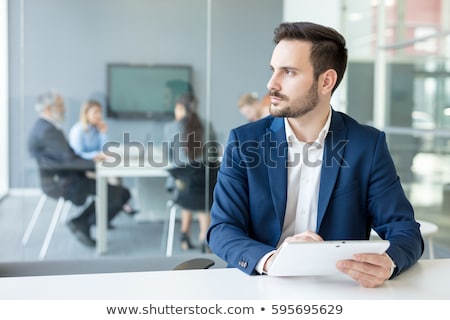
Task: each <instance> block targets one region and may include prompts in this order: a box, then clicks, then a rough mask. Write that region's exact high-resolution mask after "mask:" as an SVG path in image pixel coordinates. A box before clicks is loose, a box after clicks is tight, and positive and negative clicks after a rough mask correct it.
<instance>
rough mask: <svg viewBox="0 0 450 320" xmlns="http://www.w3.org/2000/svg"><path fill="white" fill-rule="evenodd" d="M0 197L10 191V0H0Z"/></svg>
mask: <svg viewBox="0 0 450 320" xmlns="http://www.w3.org/2000/svg"><path fill="white" fill-rule="evenodd" d="M0 70H2V71H1V72H0V130H1V131H0V198H2V197H3V196H4V195H6V194H7V193H8V186H9V170H8V156H7V155H8V118H9V114H8V106H9V103H8V102H9V101H8V100H9V99H8V0H0Z"/></svg>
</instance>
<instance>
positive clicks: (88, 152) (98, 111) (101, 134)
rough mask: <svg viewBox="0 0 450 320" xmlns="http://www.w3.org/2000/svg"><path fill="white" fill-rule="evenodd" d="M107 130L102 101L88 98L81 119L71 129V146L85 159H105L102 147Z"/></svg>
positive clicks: (82, 109)
mask: <svg viewBox="0 0 450 320" xmlns="http://www.w3.org/2000/svg"><path fill="white" fill-rule="evenodd" d="M107 130H108V125H107V124H106V123H105V121H103V115H102V107H101V105H100V102H98V101H96V100H88V101H86V102H85V103H84V104H83V105H82V107H81V109H80V119H79V121H78V122H76V123H75V124H74V125H73V126H72V128H71V129H70V132H69V143H70V146H71V147H72V149H73V150H74V151H75V153H76V154H78V155H79V156H80V157H82V158H84V159H88V160H105V155H104V154H103V152H102V148H103V145H104V144H105V142H106V139H107V136H106V132H107Z"/></svg>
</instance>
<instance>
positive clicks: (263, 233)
mask: <svg viewBox="0 0 450 320" xmlns="http://www.w3.org/2000/svg"><path fill="white" fill-rule="evenodd" d="M274 42H275V48H274V50H273V53H272V58H271V61H270V68H271V70H272V75H271V78H270V79H269V81H268V83H267V89H268V90H269V93H270V97H271V106H270V114H271V116H269V117H266V118H264V119H263V120H260V121H257V122H254V123H249V124H246V125H243V126H241V127H239V128H236V129H233V130H231V133H230V137H229V140H228V145H227V147H226V151H225V153H224V157H223V161H222V164H221V168H220V170H219V173H218V179H217V184H216V188H215V190H214V202H213V205H212V208H211V225H210V228H209V230H208V235H207V239H208V242H209V246H210V248H211V250H212V251H213V252H214V253H215V254H217V255H218V256H219V257H221V258H222V259H224V260H225V261H226V262H227V263H228V264H229V266H231V267H235V268H238V269H240V270H242V271H243V272H246V273H248V274H265V273H266V272H267V271H268V270H269V269H270V266H271V263H272V261H274V259H275V258H276V255H277V248H279V247H280V245H281V244H282V243H283V242H285V241H286V242H302V241H326V240H367V239H369V236H370V231H371V229H372V228H373V229H374V230H375V231H376V232H377V233H378V235H379V236H380V237H381V238H382V239H386V240H389V242H390V246H389V248H388V249H387V251H386V253H384V254H381V255H379V254H358V255H355V257H354V259H353V260H342V261H339V262H338V263H337V265H336V267H337V269H338V270H340V271H341V272H343V273H345V274H347V275H348V276H350V277H351V278H353V279H354V280H356V281H357V282H358V283H359V284H360V285H362V286H364V287H376V286H380V285H382V284H383V283H384V281H386V280H387V279H391V278H394V277H396V276H398V275H399V274H400V273H402V272H403V271H405V270H407V269H408V268H409V267H411V266H412V265H413V264H415V263H416V262H417V260H418V259H419V258H420V257H421V255H422V253H423V250H424V244H423V239H422V235H421V233H420V230H419V224H418V223H417V222H416V220H415V218H414V210H413V208H412V206H411V204H410V202H409V201H408V199H407V198H406V196H405V193H404V191H403V189H402V186H401V183H400V179H399V177H398V175H397V172H396V168H395V166H394V163H393V161H392V157H391V155H390V153H389V150H388V147H387V144H386V137H385V134H384V133H383V132H381V131H379V130H377V129H375V128H372V127H369V126H365V125H361V124H359V123H357V122H356V121H355V120H354V119H352V118H351V117H349V116H348V115H346V114H344V113H341V112H337V111H335V110H334V109H333V108H332V107H331V105H330V101H331V96H332V94H333V92H334V91H335V90H336V88H337V86H338V85H339V83H340V81H341V80H342V77H343V76H344V72H345V69H346V65H347V48H346V43H345V39H344V37H343V36H342V35H341V34H339V33H338V32H337V31H336V30H334V29H332V28H328V27H325V26H322V25H318V24H314V23H309V22H296V23H281V24H280V25H279V26H278V27H277V28H276V29H275V35H274Z"/></svg>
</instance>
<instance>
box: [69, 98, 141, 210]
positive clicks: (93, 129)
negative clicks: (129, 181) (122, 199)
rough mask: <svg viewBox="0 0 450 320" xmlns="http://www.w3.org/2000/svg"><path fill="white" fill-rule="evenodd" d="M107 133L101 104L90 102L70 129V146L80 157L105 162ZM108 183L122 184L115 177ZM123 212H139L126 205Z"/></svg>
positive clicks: (85, 104)
mask: <svg viewBox="0 0 450 320" xmlns="http://www.w3.org/2000/svg"><path fill="white" fill-rule="evenodd" d="M107 131H108V125H107V124H106V122H105V121H103V112H102V106H101V104H100V102H98V101H96V100H88V101H86V102H85V103H84V104H83V105H82V106H81V109H80V119H79V121H78V122H77V123H75V124H74V125H73V126H72V128H71V129H70V132H69V144H70V146H71V147H72V149H73V151H74V152H75V153H76V154H78V155H79V156H80V157H82V158H84V159H87V160H94V161H96V162H98V161H103V160H105V158H106V157H105V155H104V154H103V152H102V148H103V145H104V144H105V142H106V140H107V135H106V132H107ZM92 177H94V176H92ZM108 183H109V184H111V185H121V184H122V182H121V179H120V178H114V177H112V178H109V179H108ZM123 210H124V211H125V212H126V213H128V214H135V213H136V212H137V211H136V210H134V209H133V208H131V206H130V205H129V204H125V205H124V208H123Z"/></svg>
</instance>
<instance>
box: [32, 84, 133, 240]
mask: <svg viewBox="0 0 450 320" xmlns="http://www.w3.org/2000/svg"><path fill="white" fill-rule="evenodd" d="M35 108H36V111H37V112H38V114H39V118H38V119H37V120H36V122H35V124H34V125H33V127H32V129H31V131H30V134H29V139H28V150H29V153H30V155H31V156H32V157H33V158H34V159H35V160H36V161H37V164H38V167H39V173H40V178H41V188H42V191H43V192H44V193H45V194H46V195H48V196H50V197H52V198H55V199H57V198H59V197H63V198H64V199H65V200H70V201H71V202H72V203H73V204H74V205H76V206H82V205H84V204H85V203H86V202H87V200H88V197H89V196H93V195H95V194H96V183H95V180H94V179H92V178H91V175H90V174H88V173H93V172H95V164H96V161H94V160H93V159H89V160H88V159H84V158H82V157H80V156H79V155H78V154H76V153H75V152H74V151H73V149H72V148H71V147H70V145H69V142H68V140H67V138H66V136H65V135H64V133H63V131H62V130H61V125H62V124H63V122H64V118H65V117H64V115H65V111H66V109H65V104H64V99H63V97H62V95H61V94H59V93H58V92H55V91H48V92H46V93H43V94H42V95H40V96H39V97H38V98H37V102H36V106H35ZM97 161H98V160H97ZM130 197H131V195H130V192H129V190H128V189H126V188H124V187H122V186H112V185H108V224H110V222H111V221H112V219H113V218H114V217H115V216H116V215H117V214H118V213H119V212H120V211H121V210H124V211H126V210H125V209H124V206H125V204H126V203H127V202H128V200H129V199H130ZM127 213H129V212H127ZM94 224H95V201H91V202H90V203H89V204H88V205H87V206H86V207H84V208H83V210H82V212H81V213H80V214H79V215H78V216H77V217H75V218H73V219H71V220H69V222H68V223H67V225H68V227H69V229H70V231H72V233H73V234H74V236H75V237H76V238H77V239H78V241H80V242H81V243H82V244H84V245H85V246H88V247H94V246H95V244H96V243H95V240H94V239H93V238H92V237H91V234H90V228H91V226H93V225H94Z"/></svg>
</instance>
